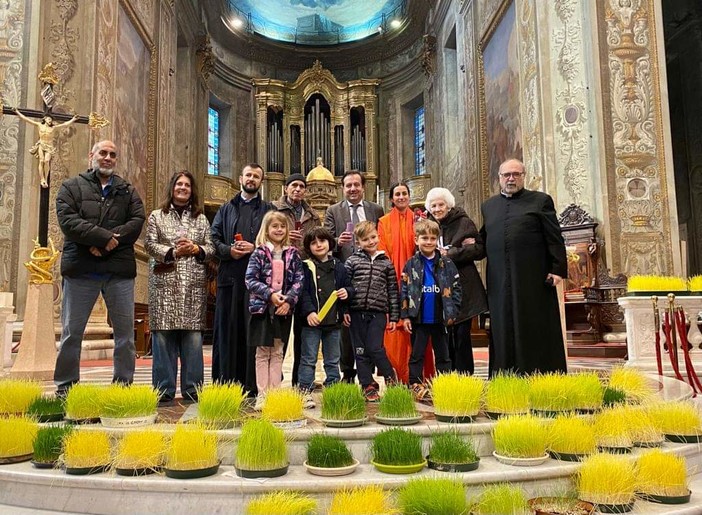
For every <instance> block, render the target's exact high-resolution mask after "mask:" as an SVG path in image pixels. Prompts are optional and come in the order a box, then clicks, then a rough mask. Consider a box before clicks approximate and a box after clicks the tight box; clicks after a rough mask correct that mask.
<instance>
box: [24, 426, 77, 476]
mask: <svg viewBox="0 0 702 515" xmlns="http://www.w3.org/2000/svg"><path fill="white" fill-rule="evenodd" d="M71 431H73V426H68V425H65V426H55V425H49V426H44V427H41V428H39V431H37V436H36V438H35V439H34V446H33V448H34V455H33V458H32V465H34V468H38V469H50V468H54V467H55V466H56V463H57V462H58V460H59V457H60V456H61V452H62V450H63V440H64V439H65V438H66V436H68V434H69V433H70V432H71Z"/></svg>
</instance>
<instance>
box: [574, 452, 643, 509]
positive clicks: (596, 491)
mask: <svg viewBox="0 0 702 515" xmlns="http://www.w3.org/2000/svg"><path fill="white" fill-rule="evenodd" d="M577 483H578V497H579V498H580V499H583V500H584V501H588V502H591V503H592V504H594V505H595V509H596V510H598V511H600V512H602V513H626V512H629V511H631V510H632V509H633V508H634V502H635V500H636V498H635V488H636V471H635V469H634V463H633V462H632V461H631V460H630V459H629V458H628V457H625V456H615V455H612V454H593V455H592V456H590V457H589V458H587V459H586V460H584V461H583V464H582V466H581V467H580V470H579V472H578V479H577Z"/></svg>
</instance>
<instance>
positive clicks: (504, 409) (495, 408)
mask: <svg viewBox="0 0 702 515" xmlns="http://www.w3.org/2000/svg"><path fill="white" fill-rule="evenodd" d="M485 410H486V411H490V412H493V413H507V414H510V415H518V414H522V413H526V412H528V411H529V382H528V380H527V379H526V378H524V377H520V376H517V375H515V374H512V373H508V372H502V371H501V372H498V373H497V374H495V375H494V376H492V378H491V379H490V381H488V383H487V386H486V387H485Z"/></svg>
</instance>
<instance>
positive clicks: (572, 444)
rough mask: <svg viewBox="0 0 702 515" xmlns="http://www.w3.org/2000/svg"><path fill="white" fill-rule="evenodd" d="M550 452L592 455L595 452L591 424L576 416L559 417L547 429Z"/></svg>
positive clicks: (595, 447)
mask: <svg viewBox="0 0 702 515" xmlns="http://www.w3.org/2000/svg"><path fill="white" fill-rule="evenodd" d="M548 435H549V443H548V447H549V450H550V451H551V452H554V453H557V454H592V453H593V452H595V451H596V450H597V443H596V440H595V429H594V428H593V426H592V423H591V422H590V421H589V420H587V419H585V418H583V417H579V416H576V415H561V416H559V417H557V418H556V419H555V420H554V421H553V423H552V424H551V425H550V426H549V428H548Z"/></svg>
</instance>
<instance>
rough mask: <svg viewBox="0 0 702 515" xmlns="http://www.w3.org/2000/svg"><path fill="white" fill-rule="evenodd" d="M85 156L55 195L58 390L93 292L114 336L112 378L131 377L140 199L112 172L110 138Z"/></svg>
mask: <svg viewBox="0 0 702 515" xmlns="http://www.w3.org/2000/svg"><path fill="white" fill-rule="evenodd" d="M88 157H89V159H90V164H91V169H90V170H88V171H86V172H84V173H81V174H80V175H78V176H77V177H73V178H71V179H68V180H66V181H64V183H63V184H62V185H61V188H60V190H59V192H58V195H57V196H56V215H57V217H58V223H59V225H60V226H61V230H62V231H63V234H64V237H65V241H64V244H63V255H62V257H61V275H62V276H63V304H62V310H61V323H62V326H63V329H62V334H61V347H60V349H59V354H58V358H57V359H56V369H55V370H54V382H55V383H56V386H57V389H58V394H59V395H65V394H66V392H67V391H68V389H69V388H70V387H71V386H72V385H73V384H75V383H77V382H78V381H79V379H80V352H81V343H82V341H83V332H84V331H85V326H86V324H87V323H88V318H89V317H90V312H91V311H92V309H93V306H94V305H95V301H96V300H97V297H98V295H99V294H100V293H102V296H103V298H104V299H105V305H106V306H107V313H108V315H109V317H110V321H111V322H112V330H113V333H114V340H115V349H114V375H113V378H112V380H113V381H115V382H121V383H125V384H130V383H131V382H132V380H133V377H134V359H135V356H136V350H135V348H134V278H135V277H136V261H135V258H134V243H135V242H136V241H137V238H139V234H140V233H141V229H142V227H143V225H144V220H145V215H144V205H143V204H142V202H141V198H139V194H138V193H137V191H136V190H135V189H134V187H133V186H132V185H131V184H129V183H128V182H127V181H125V180H124V179H122V178H121V177H119V176H118V175H115V174H114V167H115V164H116V163H117V148H116V147H115V144H114V143H112V142H111V141H100V142H98V143H96V144H95V146H93V149H92V150H91V152H90V154H89V155H88Z"/></svg>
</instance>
